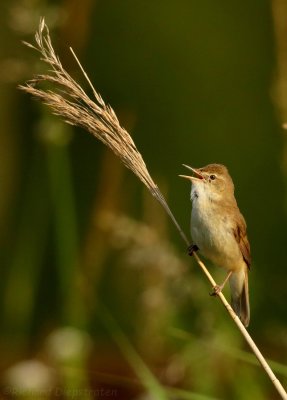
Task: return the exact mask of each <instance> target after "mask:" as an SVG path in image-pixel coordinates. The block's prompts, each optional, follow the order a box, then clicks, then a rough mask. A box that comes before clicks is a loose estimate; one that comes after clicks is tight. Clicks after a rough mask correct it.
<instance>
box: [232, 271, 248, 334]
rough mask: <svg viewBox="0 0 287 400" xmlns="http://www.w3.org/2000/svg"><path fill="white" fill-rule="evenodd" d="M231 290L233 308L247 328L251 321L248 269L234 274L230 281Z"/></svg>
mask: <svg viewBox="0 0 287 400" xmlns="http://www.w3.org/2000/svg"><path fill="white" fill-rule="evenodd" d="M229 284H230V290H231V307H232V308H233V310H234V312H235V313H236V314H237V315H238V317H239V318H240V320H241V322H242V323H243V325H244V326H245V327H247V326H248V325H249V321H250V307H249V290H248V271H247V268H244V270H240V271H238V272H233V274H232V275H231V277H230V279H229Z"/></svg>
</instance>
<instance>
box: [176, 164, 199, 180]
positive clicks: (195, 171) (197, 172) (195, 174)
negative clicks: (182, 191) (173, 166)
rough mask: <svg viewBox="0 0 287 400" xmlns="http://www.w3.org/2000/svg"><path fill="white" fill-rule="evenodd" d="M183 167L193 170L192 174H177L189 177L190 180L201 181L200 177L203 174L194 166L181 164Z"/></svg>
mask: <svg viewBox="0 0 287 400" xmlns="http://www.w3.org/2000/svg"><path fill="white" fill-rule="evenodd" d="M182 165H183V166H184V167H185V168H188V169H190V170H191V171H192V172H193V174H194V175H193V176H189V175H179V176H180V177H181V178H186V179H189V180H190V181H201V180H202V179H204V176H203V175H202V173H201V172H200V171H199V170H198V169H196V168H192V167H190V166H189V165H185V164H182Z"/></svg>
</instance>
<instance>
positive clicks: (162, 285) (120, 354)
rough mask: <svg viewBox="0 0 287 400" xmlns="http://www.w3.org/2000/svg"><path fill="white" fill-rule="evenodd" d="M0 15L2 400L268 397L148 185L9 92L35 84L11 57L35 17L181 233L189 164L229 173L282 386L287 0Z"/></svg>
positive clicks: (42, 8) (256, 319)
mask: <svg viewBox="0 0 287 400" xmlns="http://www.w3.org/2000/svg"><path fill="white" fill-rule="evenodd" d="M0 11H1V12H0V50H1V60H0V83H1V92H0V102H1V104H0V119H1V124H0V182H1V192H0V193H1V195H0V242H1V253H0V257H1V280H0V287H1V290H0V310H1V314H0V320H1V331H0V337H1V339H0V340H1V343H0V353H1V358H0V369H1V388H2V389H1V390H2V391H1V396H2V397H1V399H2V398H3V399H10V398H12V399H14V398H21V399H54V398H56V399H103V398H114V399H136V400H150V399H164V400H165V399H277V398H278V395H277V393H276V392H275V389H274V388H273V387H272V384H271V383H270V381H269V380H268V378H267V377H266V375H265V374H264V372H263V371H262V370H261V369H260V368H259V366H258V363H257V362H256V360H255V358H254V357H253V356H252V355H251V354H250V351H249V349H248V348H247V345H246V344H245V343H244V341H243V339H242V338H241V336H240V334H239V333H238V332H237V330H236V327H235V325H234V324H233V322H232V321H231V320H230V318H229V317H228V315H227V313H226V312H225V310H224V308H223V307H222V305H221V303H220V302H219V301H218V300H216V299H214V298H210V296H209V295H208V293H209V291H210V287H209V284H208V282H207V281H206V279H205V277H204V276H203V275H202V273H201V271H200V270H199V268H198V266H197V265H196V263H195V262H194V261H193V260H192V259H190V258H189V257H187V255H186V248H185V245H184V243H182V241H181V239H180V237H179V236H178V233H177V231H176V230H175V228H174V226H173V225H172V224H171V222H170V221H169V220H168V219H167V217H166V215H165V214H164V211H163V210H162V209H161V208H160V206H159V205H158V204H156V202H155V200H154V199H153V198H152V197H151V195H150V194H149V193H148V192H147V190H146V189H145V188H144V187H143V185H142V184H141V183H140V182H139V181H138V180H137V179H136V178H135V176H133V175H132V173H131V172H130V171H127V170H126V169H125V168H124V167H123V165H122V164H121V163H120V161H119V160H118V159H117V158H116V157H115V156H114V155H113V154H111V152H110V151H109V150H107V149H106V148H104V146H103V145H102V144H100V143H99V142H97V141H96V139H95V138H93V137H92V136H90V135H89V134H87V133H86V132H84V131H82V130H80V129H76V128H72V127H70V126H68V125H66V124H64V123H63V122H62V121H60V119H59V118H57V117H54V116H52V115H51V114H50V112H49V110H48V109H47V108H46V107H45V106H43V105H41V104H40V103H38V102H36V101H34V100H32V99H31V98H30V97H29V96H28V95H26V94H25V93H23V92H20V91H19V90H18V89H17V85H18V84H22V83H24V82H25V81H26V80H27V79H30V78H32V75H33V74H34V73H36V72H45V68H46V67H45V65H43V64H41V62H40V60H39V58H38V55H37V54H36V53H35V52H33V51H32V50H31V49H29V48H27V47H25V46H23V45H22V43H21V41H22V40H26V41H29V42H31V41H33V40H34V39H33V35H34V32H35V31H36V29H37V27H38V23H39V19H40V17H41V16H45V18H46V22H47V24H48V25H49V28H50V32H51V35H52V38H53V43H54V46H55V48H56V51H57V53H58V54H59V55H60V58H61V60H62V63H63V65H64V66H65V68H66V69H67V70H68V71H69V72H70V73H71V74H72V76H74V77H75V79H77V80H78V81H79V82H80V83H81V84H82V85H83V87H86V82H85V80H84V78H83V77H82V76H81V74H80V72H79V70H78V68H77V66H76V64H75V61H74V60H73V58H72V56H71V54H70V51H69V46H72V47H73V49H74V50H75V51H76V53H77V55H78V56H79V58H80V59H81V61H82V64H83V65H84V67H85V69H86V71H87V73H88V74H89V76H90V78H91V80H92V82H93V83H94V85H95V87H96V88H97V90H98V91H99V92H100V93H101V94H102V96H103V98H104V99H105V100H106V101H107V102H108V103H110V104H111V105H112V106H113V108H114V109H115V111H116V113H117V114H118V116H119V119H120V121H121V124H122V125H123V126H124V127H125V128H127V130H128V131H129V132H130V134H131V135H132V137H133V138H134V140H135V143H136V145H137V146H138V149H139V150H140V151H141V153H142V155H143V157H144V160H145V162H146V164H147V166H148V169H149V171H150V173H151V175H152V177H153V179H154V180H155V181H156V182H157V183H158V185H159V187H160V188H161V190H162V191H163V193H164V194H165V196H166V198H167V200H168V203H169V205H170V207H171V209H172V210H173V212H174V214H175V215H176V217H177V219H178V221H179V223H180V224H181V225H182V227H183V229H184V230H185V231H186V232H187V233H188V232H189V218H190V208H191V204H190V201H189V193H190V187H189V184H188V183H187V182H185V181H183V180H181V179H179V178H178V174H180V173H183V171H184V169H183V167H182V166H181V164H182V163H186V164H189V165H193V166H203V165H205V164H208V163H211V162H219V163H223V164H226V165H227V166H228V168H229V171H230V173H231V175H232V177H233V179H234V182H235V186H236V196H237V199H238V203H239V206H240V208H241V210H242V212H243V214H244V215H245V217H246V220H247V224H248V234H249V240H250V242H251V249H252V257H253V264H252V269H251V272H250V296H251V324H250V328H249V331H250V333H251V335H252V336H253V338H254V340H255V341H256V343H257V345H258V346H259V348H260V349H261V350H262V352H263V354H264V355H265V356H266V357H267V358H268V359H269V360H270V362H271V365H272V366H273V368H274V371H275V372H276V374H277V375H278V377H279V378H280V379H281V380H282V382H283V383H284V384H285V387H286V385H287V365H286V360H287V326H286V322H287V312H286V293H287V279H286V260H287V241H286V228H287V220H286V210H287V207H286V206H287V199H286V182H287V151H286V131H285V130H284V123H286V122H287V45H286V43H287V4H286V2H285V1H284V0H273V1H271V2H268V1H262V0H254V1H252V2H247V1H234V2H230V1H229V0H220V1H217V2H215V1H213V0H203V1H200V2H199V1H195V0H188V1H187V0H179V1H177V2H175V1H171V0H159V1H143V0H138V1H134V0H133V1H132V0H122V1H112V0H94V1H91V0H82V1H77V0H67V1H65V0H63V1H56V0H54V1H52V0H50V1H49V0H1V4H0ZM208 265H209V264H208ZM210 269H211V271H212V273H214V276H215V278H216V280H218V281H221V280H222V278H223V275H224V273H223V271H221V270H220V269H215V268H214V267H213V266H210ZM226 295H227V296H229V293H228V289H226Z"/></svg>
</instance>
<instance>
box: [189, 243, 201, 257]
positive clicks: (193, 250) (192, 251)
mask: <svg viewBox="0 0 287 400" xmlns="http://www.w3.org/2000/svg"><path fill="white" fill-rule="evenodd" d="M197 250H199V249H198V247H197V246H196V244H191V245H190V246H188V248H187V251H188V254H189V255H190V256H192V255H193V253H195V252H196V251H197Z"/></svg>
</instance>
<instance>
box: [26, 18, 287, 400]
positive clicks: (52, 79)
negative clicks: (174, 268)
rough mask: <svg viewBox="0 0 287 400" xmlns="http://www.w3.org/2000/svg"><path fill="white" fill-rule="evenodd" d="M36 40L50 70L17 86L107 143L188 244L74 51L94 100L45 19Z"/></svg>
mask: <svg viewBox="0 0 287 400" xmlns="http://www.w3.org/2000/svg"><path fill="white" fill-rule="evenodd" d="M35 39H36V45H31V44H30V43H26V42H24V43H25V44H26V45H27V46H29V47H31V48H33V49H34V50H37V51H38V52H39V53H40V54H41V60H42V61H44V62H45V63H46V64H48V65H49V66H50V67H51V69H50V70H49V73H48V74H44V75H37V76H35V77H34V78H33V79H32V80H30V81H29V82H27V83H26V84H25V85H22V86H20V89H22V90H24V91H25V92H27V93H30V94H31V95H33V96H34V97H36V98H38V99H39V100H41V101H42V102H43V103H45V104H47V105H48V106H49V107H50V108H51V110H52V112H53V114H56V115H59V116H60V117H61V118H63V119H64V120H65V121H66V122H67V123H68V124H71V125H76V126H80V127H82V128H84V129H86V130H87V131H88V132H90V133H91V134H92V135H94V136H95V137H96V138H97V139H99V140H100V141H101V142H103V143H104V144H105V145H106V146H108V147H109V148H110V149H111V150H112V151H113V152H114V153H115V154H116V155H117V156H118V157H119V158H120V159H121V160H122V162H123V163H124V165H125V166H126V167H127V168H129V169H130V170H131V171H132V172H134V174H135V175H136V176H137V177H138V178H139V179H140V180H141V181H142V182H143V183H144V184H145V186H146V187H147V188H148V189H149V191H150V192H151V193H152V195H153V196H154V197H155V198H156V199H157V200H158V201H159V202H160V203H161V204H162V206H163V207H164V209H165V210H166V212H167V213H168V215H169V216H170V217H171V219H172V221H173V223H174V224H175V226H176V227H177V229H178V231H179V233H180V235H181V237H182V238H183V240H184V241H185V243H186V244H189V241H188V239H187V237H186V235H185V234H184V232H183V231H182V229H181V227H180V226H179V224H178V223H177V221H176V219H175V217H174V215H173V214H172V212H171V210H170V208H169V206H168V204H167V202H166V201H165V199H164V197H163V195H162V194H161V192H160V190H159V188H158V187H157V185H156V184H155V183H154V181H153V179H152V178H151V176H150V174H149V172H148V170H147V167H146V165H145V163H144V161H143V158H142V156H141V154H140V153H139V151H138V150H137V148H136V146H135V144H134V142H133V140H132V138H131V137H130V135H129V134H128V132H127V131H126V130H125V129H124V128H122V127H121V126H120V123H119V121H118V118H117V116H116V114H115V112H114V111H113V109H112V108H111V107H110V106H109V105H106V104H105V102H104V101H103V99H102V97H101V96H100V95H99V94H98V93H97V91H96V90H95V89H94V87H93V85H92V84H91V82H90V80H89V78H88V76H87V74H86V73H85V71H84V70H83V68H82V66H81V64H80V62H79V60H78V59H77V57H76V55H75V54H74V52H73V50H72V49H71V51H72V53H73V55H74V57H75V59H76V61H77V63H78V64H79V66H80V68H81V70H82V72H83V74H84V76H85V78H86V79H87V81H88V83H89V85H90V86H91V88H92V91H93V95H94V98H95V99H94V101H93V100H91V99H90V98H89V97H88V96H87V94H86V93H85V92H84V90H83V89H82V88H81V86H80V85H79V84H78V83H77V82H76V81H75V80H74V79H73V78H72V77H71V76H70V75H69V74H68V72H67V71H65V69H64V68H63V67H62V64H61V62H60V60H59V58H58V57H57V55H56V53H55V51H54V49H53V46H52V43H51V39H50V35H49V29H48V27H47V25H46V24H45V21H44V19H42V20H41V21H40V25H39V30H38V32H37V33H36V35H35ZM42 82H49V83H51V84H53V90H48V89H40V88H38V87H37V86H38V85H39V84H41V83H42ZM194 257H195V259H196V261H197V262H198V264H199V266H200V267H201V269H202V271H203V272H204V274H205V275H206V277H207V278H208V280H209V282H210V283H211V284H212V286H215V285H216V282H215V281H214V279H213V277H212V276H211V274H210V273H209V271H208V270H207V268H206V266H205V265H204V263H203V262H202V261H201V260H200V258H199V257H198V255H197V254H195V255H194ZM218 297H219V298H220V300H221V301H222V303H223V304H224V306H225V307H226V309H227V311H228V313H229V314H230V316H231V318H232V319H233V320H234V322H235V323H236V325H237V327H238V329H239V330H240V332H241V333H242V335H243V336H244V338H245V340H246V341H247V343H248V344H249V346H250V348H251V350H252V351H253V352H254V354H255V356H256V357H257V359H258V360H259V362H260V364H261V365H262V367H263V369H264V371H265V372H266V374H267V375H268V377H269V378H270V380H271V381H272V383H273V384H274V386H275V387H276V389H277V391H278V393H279V394H280V396H281V398H282V399H285V400H287V394H286V392H285V390H284V388H283V386H282V385H281V383H280V382H279V380H278V379H277V378H276V376H275V375H274V373H273V371H272V370H271V368H270V367H269V365H268V364H267V362H266V360H265V358H264V357H263V355H262V354H261V352H260V351H259V349H258V348H257V346H256V344H255V343H254V341H253V339H252V338H251V336H250V335H249V333H248V332H247V330H246V329H245V327H244V326H243V324H242V323H241V321H240V319H239V318H238V317H237V315H236V314H235V313H234V311H233V309H232V308H231V306H230V305H229V303H228V302H227V300H226V299H225V296H224V295H223V293H219V296H218Z"/></svg>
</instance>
